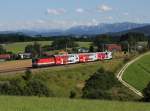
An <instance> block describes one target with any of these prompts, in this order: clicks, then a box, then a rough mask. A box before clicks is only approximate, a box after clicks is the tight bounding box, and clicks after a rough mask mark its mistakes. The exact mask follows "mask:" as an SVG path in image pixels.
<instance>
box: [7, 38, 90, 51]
mask: <svg viewBox="0 0 150 111" xmlns="http://www.w3.org/2000/svg"><path fill="white" fill-rule="evenodd" d="M37 42H38V43H39V44H41V45H42V46H44V45H51V44H52V41H37ZM33 43H34V42H16V43H9V44H5V45H4V48H5V49H6V50H7V51H10V52H13V53H22V52H24V49H25V47H26V46H27V45H30V44H33ZM77 44H78V45H79V47H86V48H89V46H90V44H91V42H77Z"/></svg>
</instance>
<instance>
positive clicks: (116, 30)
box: [0, 22, 150, 36]
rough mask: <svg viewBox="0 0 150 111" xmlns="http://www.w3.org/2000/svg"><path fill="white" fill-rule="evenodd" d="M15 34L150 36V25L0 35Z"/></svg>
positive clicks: (136, 24)
mask: <svg viewBox="0 0 150 111" xmlns="http://www.w3.org/2000/svg"><path fill="white" fill-rule="evenodd" d="M13 32H14V33H15V32H21V33H23V34H26V35H30V36H35V35H42V36H59V35H95V34H106V33H113V34H122V33H127V32H142V33H144V34H146V35H150V24H148V23H130V22H123V23H111V24H108V23H101V24H98V25H91V26H87V25H80V26H74V27H71V28H69V29H66V30H61V29H55V30H54V29H53V30H44V29H41V30H38V31H35V30H19V31H3V32H2V31H1V32H0V33H13Z"/></svg>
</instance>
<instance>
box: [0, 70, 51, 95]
mask: <svg viewBox="0 0 150 111" xmlns="http://www.w3.org/2000/svg"><path fill="white" fill-rule="evenodd" d="M0 94H3V95H21V96H53V93H52V92H51V91H50V90H49V88H48V86H47V84H46V82H45V81H44V80H42V79H35V77H32V74H31V71H30V70H28V71H26V74H25V76H22V77H21V78H17V79H13V80H10V81H8V82H1V83H0Z"/></svg>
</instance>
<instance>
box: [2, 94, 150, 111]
mask: <svg viewBox="0 0 150 111" xmlns="http://www.w3.org/2000/svg"><path fill="white" fill-rule="evenodd" d="M0 100H1V101H0V111H149V110H150V104H148V103H132V102H115V101H96V100H71V99H63V98H59V99H58V98H38V97H10V96H0Z"/></svg>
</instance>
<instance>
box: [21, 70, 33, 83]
mask: <svg viewBox="0 0 150 111" xmlns="http://www.w3.org/2000/svg"><path fill="white" fill-rule="evenodd" d="M22 78H23V79H24V80H26V81H29V80H31V79H32V72H31V70H26V72H25V75H24V76H22Z"/></svg>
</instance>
